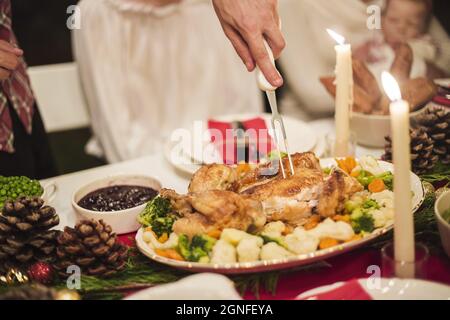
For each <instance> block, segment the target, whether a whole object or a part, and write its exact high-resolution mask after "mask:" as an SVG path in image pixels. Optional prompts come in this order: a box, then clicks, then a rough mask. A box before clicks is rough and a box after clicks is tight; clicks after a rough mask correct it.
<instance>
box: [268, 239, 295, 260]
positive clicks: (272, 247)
mask: <svg viewBox="0 0 450 320" xmlns="http://www.w3.org/2000/svg"><path fill="white" fill-rule="evenodd" d="M260 256H261V260H272V259H284V258H288V257H292V256H293V254H292V253H290V252H289V251H287V250H286V249H285V248H283V247H281V246H279V245H277V244H276V243H275V242H269V243H267V244H265V245H264V246H263V247H262V249H261V254H260Z"/></svg>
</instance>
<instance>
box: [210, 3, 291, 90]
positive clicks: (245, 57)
mask: <svg viewBox="0 0 450 320" xmlns="http://www.w3.org/2000/svg"><path fill="white" fill-rule="evenodd" d="M213 4H214V9H215V11H216V13H217V16H218V17H219V20H220V23H221V24H222V28H223V30H224V32H225V35H226V36H227V37H228V39H229V40H230V41H231V43H232V45H233V47H234V49H235V50H236V52H237V53H238V55H239V56H240V57H241V59H242V61H243V62H244V64H245V66H246V67H247V70H248V71H253V70H254V69H255V67H256V66H258V67H259V69H260V70H261V72H262V73H263V74H264V76H265V77H266V79H267V80H268V81H269V82H270V84H271V85H273V86H274V87H280V86H282V85H283V78H282V77H281V75H280V74H279V72H278V71H277V69H276V68H275V66H274V65H273V63H272V61H271V59H270V57H269V54H268V52H267V50H266V48H265V46H264V39H265V40H266V41H267V43H268V44H269V46H270V48H271V49H272V52H273V54H274V57H275V59H277V58H278V57H279V56H280V55H281V52H282V50H283V49H284V47H285V46H286V43H285V40H284V37H283V34H282V33H281V31H280V27H279V25H280V19H279V16H278V1H277V0H213Z"/></svg>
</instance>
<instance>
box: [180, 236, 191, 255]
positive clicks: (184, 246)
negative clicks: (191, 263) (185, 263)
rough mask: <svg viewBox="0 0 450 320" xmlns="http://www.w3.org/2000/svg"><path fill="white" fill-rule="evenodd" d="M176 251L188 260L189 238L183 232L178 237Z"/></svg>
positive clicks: (189, 251)
mask: <svg viewBox="0 0 450 320" xmlns="http://www.w3.org/2000/svg"><path fill="white" fill-rule="evenodd" d="M178 252H180V254H181V255H182V256H183V258H185V259H186V260H189V257H190V255H191V250H190V246H189V238H188V236H187V235H185V234H182V235H180V236H179V237H178Z"/></svg>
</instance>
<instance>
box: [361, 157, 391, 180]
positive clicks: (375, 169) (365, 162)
mask: <svg viewBox="0 0 450 320" xmlns="http://www.w3.org/2000/svg"><path fill="white" fill-rule="evenodd" d="M359 166H360V167H361V169H363V170H365V171H368V172H370V173H371V174H373V175H375V176H377V175H380V174H382V173H384V172H385V171H386V170H384V169H382V168H381V167H380V165H379V163H378V161H377V159H375V158H374V157H372V156H363V157H361V159H360V160H359Z"/></svg>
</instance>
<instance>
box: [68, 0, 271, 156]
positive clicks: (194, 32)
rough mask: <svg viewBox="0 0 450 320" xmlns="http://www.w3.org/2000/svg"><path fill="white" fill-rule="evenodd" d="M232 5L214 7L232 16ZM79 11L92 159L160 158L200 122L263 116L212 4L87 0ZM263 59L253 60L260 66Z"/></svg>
mask: <svg viewBox="0 0 450 320" xmlns="http://www.w3.org/2000/svg"><path fill="white" fill-rule="evenodd" d="M264 1H266V0H264ZM239 2H241V1H239ZM243 2H249V3H250V2H255V3H256V2H258V3H263V1H260V0H254V1H243ZM233 3H234V4H235V5H237V4H238V2H237V1H236V0H229V2H228V1H227V3H223V4H219V3H218V2H217V1H216V3H215V5H216V7H217V5H218V6H219V7H220V8H222V9H224V8H227V10H228V9H229V10H230V11H233V12H234V9H236V8H235V7H233V8H231V9H230V8H228V7H227V6H228V5H231V4H233ZM267 3H268V4H272V1H267ZM79 6H80V8H81V16H82V19H83V20H82V27H81V29H80V30H75V31H74V33H73V40H74V48H75V57H76V61H77V64H78V66H79V71H80V76H81V81H82V86H83V89H84V92H85V95H86V98H87V102H88V106H89V110H90V115H91V120H92V129H93V132H94V136H95V138H96V139H95V140H91V141H92V142H91V143H89V144H88V146H87V151H88V153H91V154H95V153H96V154H98V155H100V154H101V155H104V156H105V157H106V159H107V160H108V161H109V162H118V161H123V160H127V159H132V158H136V157H140V156H144V155H148V154H153V153H160V152H161V150H163V146H164V142H165V141H167V139H168V138H170V135H171V133H172V132H173V130H175V129H177V128H180V127H188V128H190V127H192V123H193V121H195V120H206V119H208V118H210V117H214V116H217V115H223V114H236V113H240V114H242V113H253V114H255V113H260V112H262V110H263V103H262V93H261V91H260V90H259V89H258V87H257V84H256V78H255V76H254V75H253V74H250V73H248V72H247V70H246V68H245V67H244V66H243V65H242V62H241V60H240V59H239V57H238V55H237V54H236V53H235V52H234V50H233V47H232V46H231V45H230V43H229V42H228V41H227V39H226V37H225V36H224V33H223V31H222V29H221V25H220V23H219V21H218V19H217V17H216V16H215V13H214V8H213V5H212V4H211V1H209V0H183V1H180V0H165V1H163V0H82V1H81V2H80V3H79ZM237 7H239V5H237ZM248 8H252V6H248ZM271 8H272V9H273V7H272V6H271ZM224 10H225V9H224ZM226 12H228V11H226ZM258 12H259V11H258ZM256 13H257V12H252V13H251V15H252V16H253V15H256ZM249 14H250V13H249ZM227 17H228V16H227ZM258 17H259V15H258ZM257 19H258V18H255V20H257ZM252 30H253V29H252ZM255 30H256V31H255V32H256V33H255V34H259V35H260V33H259V32H261V30H260V29H258V28H255ZM253 31H254V30H253ZM258 39H259V40H260V41H261V44H262V45H263V42H262V38H258ZM258 43H259V42H258ZM278 51H280V50H278ZM278 54H279V52H278ZM265 57H266V56H265V55H260V56H259V55H258V54H257V58H254V59H255V60H253V58H252V60H251V61H258V60H259V61H263V62H260V64H261V65H263V64H264V63H265V62H264V61H265V60H264V59H265ZM254 67H255V64H254V63H253V65H251V66H250V67H249V68H248V69H250V70H251V69H252V68H254ZM270 68H273V66H271V67H270ZM270 68H269V72H270V70H271V69H270ZM266 69H267V68H266ZM277 74H278V73H277Z"/></svg>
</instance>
